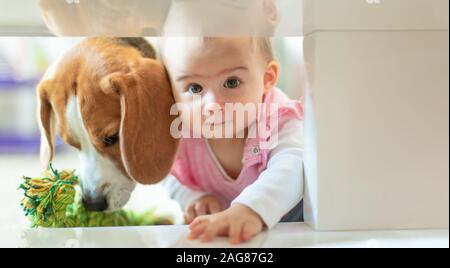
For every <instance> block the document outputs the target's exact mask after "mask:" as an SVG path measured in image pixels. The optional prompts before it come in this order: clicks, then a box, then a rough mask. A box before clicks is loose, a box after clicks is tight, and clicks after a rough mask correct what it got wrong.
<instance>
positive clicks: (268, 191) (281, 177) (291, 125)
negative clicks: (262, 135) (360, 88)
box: [190, 120, 303, 243]
mask: <svg viewBox="0 0 450 268" xmlns="http://www.w3.org/2000/svg"><path fill="white" fill-rule="evenodd" d="M302 196H303V123H302V121H300V120H292V121H289V122H287V123H286V124H285V125H284V126H283V128H282V129H281V130H280V133H279V137H278V144H277V145H276V146H275V148H274V149H273V150H272V151H271V152H270V155H269V161H268V164H267V169H266V170H265V171H263V172H262V173H261V174H260V176H259V177H258V179H257V180H256V181H255V182H254V183H253V184H252V185H250V186H248V187H247V188H246V189H245V190H244V191H243V192H242V193H241V194H240V195H239V196H238V197H237V198H236V199H235V200H234V201H233V202H232V205H231V207H230V208H228V209H226V210H225V211H223V212H220V213H217V214H214V215H207V216H202V217H198V218H196V219H195V220H194V221H193V222H192V224H191V225H190V227H191V237H192V238H198V237H200V238H201V239H202V240H203V241H210V240H212V239H213V238H214V237H215V236H216V235H224V236H229V239H230V242H231V243H240V242H242V241H246V240H248V239H250V238H251V237H252V236H254V235H256V234H258V233H259V232H261V231H262V227H263V225H264V224H265V225H266V226H267V227H268V228H272V227H273V226H274V225H275V224H276V223H278V222H279V221H280V219H281V218H282V217H283V216H284V215H285V214H286V213H288V212H289V211H290V210H291V209H292V208H294V207H295V206H296V205H297V204H298V203H299V202H300V201H301V200H302Z"/></svg>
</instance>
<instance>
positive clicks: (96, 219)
mask: <svg viewBox="0 0 450 268" xmlns="http://www.w3.org/2000/svg"><path fill="white" fill-rule="evenodd" d="M23 180H24V181H23V183H22V184H21V185H20V187H19V188H20V189H22V190H24V195H25V197H24V198H23V200H22V202H21V204H20V205H21V206H22V208H23V210H24V212H25V216H27V217H28V218H29V219H30V221H31V226H32V227H51V228H64V227H101V226H143V225H160V224H173V220H172V219H171V217H167V216H158V215H157V214H156V213H155V211H154V210H149V211H146V212H143V213H138V212H133V211H125V210H119V211H114V212H92V211H89V210H87V209H86V208H85V207H84V206H83V205H82V204H81V198H80V196H81V190H80V189H79V187H78V185H79V178H78V177H77V176H76V175H75V172H74V171H68V170H64V171H61V172H58V171H57V170H56V169H53V167H52V166H51V165H50V167H49V169H48V170H47V171H44V172H43V173H42V175H41V177H36V178H29V177H23Z"/></svg>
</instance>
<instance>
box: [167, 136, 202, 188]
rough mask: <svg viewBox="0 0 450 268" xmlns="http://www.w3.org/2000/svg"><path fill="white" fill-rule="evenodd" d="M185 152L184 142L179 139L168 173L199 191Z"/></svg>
mask: <svg viewBox="0 0 450 268" xmlns="http://www.w3.org/2000/svg"><path fill="white" fill-rule="evenodd" d="M187 152H188V150H187V148H186V144H185V142H183V140H181V141H180V146H179V148H178V152H177V155H176V157H175V161H174V163H173V165H172V170H171V172H170V173H171V174H172V175H173V176H175V178H177V180H178V181H179V182H180V183H181V184H183V185H184V186H186V187H188V188H189V189H191V190H194V191H200V188H199V186H198V183H197V181H196V180H195V178H194V176H193V174H192V171H191V165H190V164H189V158H188V155H187Z"/></svg>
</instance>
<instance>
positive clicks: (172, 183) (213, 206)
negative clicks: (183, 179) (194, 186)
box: [163, 175, 223, 224]
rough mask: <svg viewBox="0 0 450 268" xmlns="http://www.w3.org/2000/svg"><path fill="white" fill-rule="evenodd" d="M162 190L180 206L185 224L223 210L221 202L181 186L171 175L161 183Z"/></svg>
mask: <svg viewBox="0 0 450 268" xmlns="http://www.w3.org/2000/svg"><path fill="white" fill-rule="evenodd" d="M163 186H164V188H166V190H167V191H168V192H169V195H170V197H171V198H173V199H174V200H175V201H177V202H178V204H180V206H181V208H182V210H183V212H184V221H185V223H187V224H189V223H191V222H192V221H193V220H194V219H195V218H196V217H198V216H202V215H208V214H212V213H216V212H219V211H221V210H223V206H222V204H221V202H220V201H219V200H218V199H217V198H215V197H214V196H212V195H210V194H208V193H204V192H198V191H193V190H191V189H189V188H188V187H186V186H184V185H182V184H181V183H180V182H179V181H178V180H177V179H176V178H175V176H173V175H169V176H168V177H167V178H166V179H165V180H164V182H163Z"/></svg>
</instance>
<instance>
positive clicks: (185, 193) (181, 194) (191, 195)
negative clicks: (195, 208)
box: [162, 175, 207, 210]
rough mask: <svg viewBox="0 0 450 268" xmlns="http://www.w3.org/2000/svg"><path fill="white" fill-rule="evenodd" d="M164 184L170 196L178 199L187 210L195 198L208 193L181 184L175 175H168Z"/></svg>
mask: <svg viewBox="0 0 450 268" xmlns="http://www.w3.org/2000/svg"><path fill="white" fill-rule="evenodd" d="M162 185H163V186H164V188H165V189H166V190H167V191H168V193H169V195H170V197H171V198H172V199H174V200H175V201H177V202H178V204H180V206H181V208H182V209H183V210H185V209H186V207H187V206H189V205H190V204H192V203H193V202H194V201H195V200H197V199H199V198H200V197H202V196H204V195H206V194H207V193H204V192H197V191H193V190H191V189H189V188H188V187H186V186H184V185H183V184H181V183H180V182H179V181H178V180H177V178H175V176H173V175H169V176H167V178H165V179H164V181H163V183H162Z"/></svg>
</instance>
